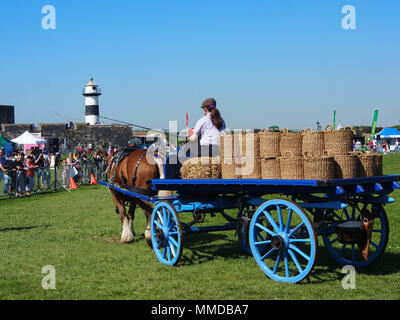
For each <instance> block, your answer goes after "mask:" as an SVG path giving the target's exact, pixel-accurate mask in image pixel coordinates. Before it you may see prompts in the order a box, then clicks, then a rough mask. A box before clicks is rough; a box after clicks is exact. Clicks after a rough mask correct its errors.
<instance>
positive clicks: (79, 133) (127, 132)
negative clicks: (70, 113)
mask: <svg viewBox="0 0 400 320" xmlns="http://www.w3.org/2000/svg"><path fill="white" fill-rule="evenodd" d="M0 129H1V130H0V135H2V136H4V137H5V138H7V139H10V140H11V139H15V138H16V137H18V136H20V135H21V134H22V133H24V132H25V131H29V132H31V133H40V134H41V136H42V137H44V138H46V139H47V138H58V139H59V145H60V149H61V150H63V147H64V139H65V141H66V148H67V150H75V149H76V148H77V146H78V144H82V145H83V146H84V147H87V146H88V144H92V148H93V149H101V148H102V147H103V145H108V144H109V143H111V144H112V145H119V146H127V145H128V141H129V140H130V139H131V138H132V128H131V126H127V125H116V124H112V125H100V124H99V125H92V126H90V125H87V124H86V123H75V124H74V129H72V130H71V129H67V128H66V124H65V123H41V124H39V125H38V127H37V128H34V127H33V126H32V124H3V125H1V127H0Z"/></svg>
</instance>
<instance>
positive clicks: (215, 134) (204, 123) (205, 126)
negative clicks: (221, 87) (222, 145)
mask: <svg viewBox="0 0 400 320" xmlns="http://www.w3.org/2000/svg"><path fill="white" fill-rule="evenodd" d="M223 130H225V121H224V122H223V125H222V127H221V129H219V130H218V129H217V128H216V127H215V126H214V125H213V124H212V121H211V113H207V115H205V116H204V117H202V118H200V119H199V120H198V121H197V123H196V125H195V126H194V129H193V132H194V133H195V134H197V135H198V136H199V138H200V145H202V146H203V145H210V144H212V145H219V136H220V135H221V133H222V131H223Z"/></svg>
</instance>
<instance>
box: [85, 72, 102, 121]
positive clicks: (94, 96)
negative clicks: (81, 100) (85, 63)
mask: <svg viewBox="0 0 400 320" xmlns="http://www.w3.org/2000/svg"><path fill="white" fill-rule="evenodd" d="M82 95H83V96H84V97H85V106H86V111H85V122H86V123H88V124H90V125H94V124H96V123H100V121H99V96H100V95H101V90H100V88H99V86H98V85H97V84H95V83H94V81H93V78H90V81H89V82H88V84H87V85H85V88H84V89H83V92H82Z"/></svg>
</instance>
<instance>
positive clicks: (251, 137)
mask: <svg viewBox="0 0 400 320" xmlns="http://www.w3.org/2000/svg"><path fill="white" fill-rule="evenodd" d="M235 138H238V139H239V141H237V142H236V141H235V143H234V146H235V147H237V146H238V148H239V150H238V152H239V154H236V153H235V151H234V156H238V155H239V156H240V157H244V158H247V157H253V158H259V157H260V138H259V135H258V134H257V133H254V131H245V130H243V131H242V132H241V134H237V135H236V136H235Z"/></svg>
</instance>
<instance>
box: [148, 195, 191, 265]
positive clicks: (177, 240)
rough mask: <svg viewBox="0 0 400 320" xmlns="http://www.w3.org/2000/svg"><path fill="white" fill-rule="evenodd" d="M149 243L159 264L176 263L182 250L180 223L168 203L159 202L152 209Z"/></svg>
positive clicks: (173, 209)
mask: <svg viewBox="0 0 400 320" xmlns="http://www.w3.org/2000/svg"><path fill="white" fill-rule="evenodd" d="M151 241H152V244H153V249H154V252H155V253H156V256H157V259H158V260H159V261H160V262H161V263H164V264H168V265H176V264H177V263H178V261H179V259H180V257H181V255H182V248H183V236H182V228H181V221H180V219H179V215H178V214H177V212H176V210H175V208H174V207H173V206H172V205H171V203H169V202H168V201H161V202H159V203H157V205H156V206H155V207H154V210H153V213H152V215H151Z"/></svg>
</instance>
